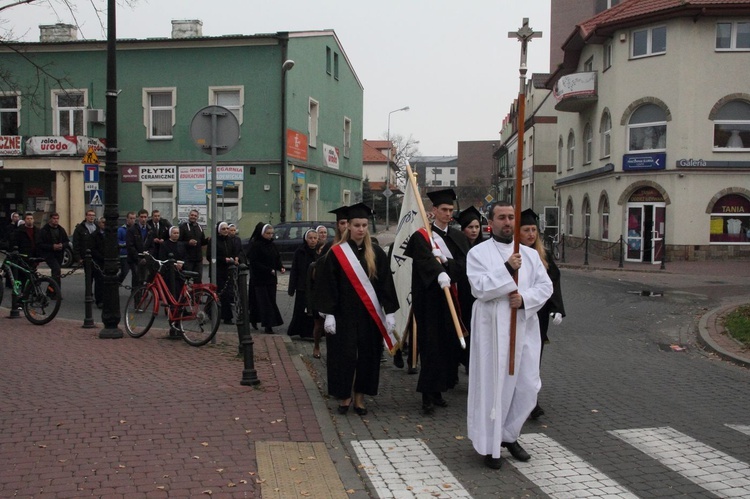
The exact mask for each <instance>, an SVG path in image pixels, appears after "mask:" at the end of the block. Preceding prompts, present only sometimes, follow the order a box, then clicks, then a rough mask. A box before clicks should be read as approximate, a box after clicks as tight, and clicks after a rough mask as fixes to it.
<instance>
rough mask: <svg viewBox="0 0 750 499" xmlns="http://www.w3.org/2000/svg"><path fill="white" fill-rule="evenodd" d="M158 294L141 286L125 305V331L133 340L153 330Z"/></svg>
mask: <svg viewBox="0 0 750 499" xmlns="http://www.w3.org/2000/svg"><path fill="white" fill-rule="evenodd" d="M156 303H157V302H156V293H155V292H154V289H153V288H150V287H148V286H141V287H139V288H136V290H135V291H133V293H132V294H131V295H130V297H129V298H128V301H127V303H125V331H127V332H128V334H129V335H130V336H132V337H133V338H140V337H141V336H143V335H144V334H146V333H147V332H148V330H149V329H151V325H152V324H153V323H154V319H155V318H156V313H155V312H154V306H155V304H156Z"/></svg>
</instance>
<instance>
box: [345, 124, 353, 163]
mask: <svg viewBox="0 0 750 499" xmlns="http://www.w3.org/2000/svg"><path fill="white" fill-rule="evenodd" d="M351 148H352V120H351V119H349V118H347V117H346V116H344V157H345V158H348V157H349V154H350V153H351Z"/></svg>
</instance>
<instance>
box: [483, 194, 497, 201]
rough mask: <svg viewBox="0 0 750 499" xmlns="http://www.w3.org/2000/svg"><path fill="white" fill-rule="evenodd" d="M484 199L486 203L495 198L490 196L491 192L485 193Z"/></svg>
mask: <svg viewBox="0 0 750 499" xmlns="http://www.w3.org/2000/svg"><path fill="white" fill-rule="evenodd" d="M484 200H485V201H487V202H488V203H491V202H492V201H494V200H495V198H493V197H492V194H487V195H486V196H485V197H484Z"/></svg>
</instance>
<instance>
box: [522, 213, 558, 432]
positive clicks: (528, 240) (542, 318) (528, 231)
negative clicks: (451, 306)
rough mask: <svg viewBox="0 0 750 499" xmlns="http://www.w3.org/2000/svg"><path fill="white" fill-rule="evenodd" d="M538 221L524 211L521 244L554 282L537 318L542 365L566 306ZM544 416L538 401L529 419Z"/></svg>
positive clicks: (534, 215) (534, 214)
mask: <svg viewBox="0 0 750 499" xmlns="http://www.w3.org/2000/svg"><path fill="white" fill-rule="evenodd" d="M538 221H539V215H537V214H536V213H534V211H533V210H531V209H528V210H524V211H523V212H522V213H521V228H520V234H521V236H520V239H519V243H520V244H523V245H524V246H529V247H531V248H534V249H535V250H536V251H537V253H539V258H541V259H542V263H543V264H544V267H545V268H546V269H547V275H548V276H549V278H550V280H551V281H552V296H550V298H549V300H547V303H545V304H544V306H543V307H542V308H541V309H540V310H539V311H538V312H537V313H536V314H537V317H539V334H540V335H541V336H542V343H541V352H540V353H539V362H540V363H541V362H542V355H541V354H542V353H544V344H545V343H549V338H548V337H547V329H548V328H549V323H550V319H551V320H552V324H554V325H555V326H558V325H560V324H561V323H562V320H563V317H565V306H564V305H563V298H562V289H561V288H560V269H558V268H557V265H555V260H554V258H553V257H552V253H550V252H549V251H547V249H546V248H545V247H544V244H543V243H542V240H541V238H540V237H539V229H538V227H537V222H538ZM542 415H544V409H542V408H541V407H540V406H539V402H538V401H537V404H536V407H534V410H532V411H531V414H530V415H529V417H530V418H532V419H536V418H538V417H539V416H542Z"/></svg>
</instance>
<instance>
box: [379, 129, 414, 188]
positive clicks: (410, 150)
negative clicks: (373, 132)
mask: <svg viewBox="0 0 750 499" xmlns="http://www.w3.org/2000/svg"><path fill="white" fill-rule="evenodd" d="M385 135H386V134H383V136H384V137H385ZM391 142H392V143H393V148H394V152H395V157H394V158H392V159H393V162H394V163H396V166H397V167H398V169H397V170H396V184H397V185H398V186H399V187H400V188H403V186H404V183H405V182H406V163H407V162H408V161H409V158H411V157H413V156H419V141H418V140H416V139H415V138H414V136H412V135H409V137H404V136H403V135H400V134H391Z"/></svg>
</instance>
